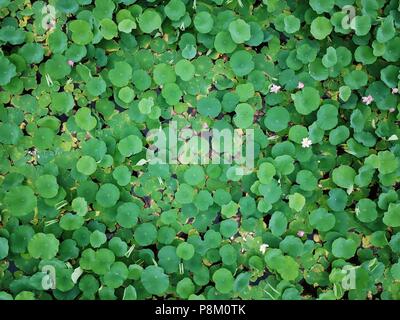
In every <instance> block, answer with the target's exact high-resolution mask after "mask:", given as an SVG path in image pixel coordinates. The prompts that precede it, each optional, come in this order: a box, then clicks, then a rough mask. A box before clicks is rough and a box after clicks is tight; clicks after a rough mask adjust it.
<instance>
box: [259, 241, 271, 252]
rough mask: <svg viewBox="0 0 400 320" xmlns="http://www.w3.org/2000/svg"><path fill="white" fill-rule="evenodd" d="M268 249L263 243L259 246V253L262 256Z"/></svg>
mask: <svg viewBox="0 0 400 320" xmlns="http://www.w3.org/2000/svg"><path fill="white" fill-rule="evenodd" d="M268 247H269V245H267V244H266V243H263V244H262V245H261V246H260V252H261V253H262V254H264V253H265V251H267V248H268Z"/></svg>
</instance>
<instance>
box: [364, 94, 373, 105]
mask: <svg viewBox="0 0 400 320" xmlns="http://www.w3.org/2000/svg"><path fill="white" fill-rule="evenodd" d="M372 101H374V98H373V97H372V96H371V95H368V96H366V97H362V102H363V103H365V104H366V105H367V106H368V105H370V104H371V103H372Z"/></svg>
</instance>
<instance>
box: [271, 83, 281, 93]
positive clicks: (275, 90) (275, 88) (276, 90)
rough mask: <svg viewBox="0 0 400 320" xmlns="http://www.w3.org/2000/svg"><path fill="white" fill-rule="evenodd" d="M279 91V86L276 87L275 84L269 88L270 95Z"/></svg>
mask: <svg viewBox="0 0 400 320" xmlns="http://www.w3.org/2000/svg"><path fill="white" fill-rule="evenodd" d="M280 90H281V86H277V85H276V84H273V85H272V86H271V88H270V89H269V92H271V93H278V92H279V91H280Z"/></svg>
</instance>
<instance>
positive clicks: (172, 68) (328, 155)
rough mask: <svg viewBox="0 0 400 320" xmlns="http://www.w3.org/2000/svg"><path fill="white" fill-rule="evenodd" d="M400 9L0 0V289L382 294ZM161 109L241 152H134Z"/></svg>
mask: <svg viewBox="0 0 400 320" xmlns="http://www.w3.org/2000/svg"><path fill="white" fill-rule="evenodd" d="M346 6H351V7H346ZM343 8H345V9H346V8H348V9H346V10H347V11H346V10H343ZM399 10H400V6H399V2H398V1H397V0H309V1H308V0H307V1H305V0H298V1H296V0H263V1H252V0H228V1H226V0H195V1H190V0H170V1H168V0H167V1H157V0H152V1H151V0H147V1H145V0H139V1H135V0H53V1H49V3H47V2H43V1H25V0H12V1H11V0H0V87H1V89H0V154H1V158H0V209H1V216H0V217H1V221H0V299H18V300H22V299H59V300H65V299H68V300H70V299H103V300H105V299H111V300H112V299H128V300H131V299H151V298H154V297H159V298H163V299H236V298H239V299H268V300H270V299H274V300H277V299H400V261H399V256H400V199H399V196H400V193H399V191H400V188H399V183H400V160H399V159H400V144H399V140H398V139H399V136H400V129H399V119H400V118H399V111H400V104H399V93H398V90H399V89H398V88H399V71H400V63H399V60H400V35H399V28H400V11H399ZM173 120H174V121H176V122H177V123H178V128H179V129H182V128H184V127H186V126H190V127H192V128H193V129H195V130H200V129H202V128H205V127H206V128H218V129H223V128H231V129H242V130H243V131H244V130H245V129H254V133H255V167H254V170H253V171H252V172H251V173H250V174H247V175H243V176H240V175H237V174H235V173H234V170H230V169H231V165H229V164H208V165H193V164H189V165H184V164H149V163H148V162H146V161H145V159H146V149H147V148H148V147H149V141H148V140H147V139H146V138H145V136H146V132H148V131H149V130H151V129H156V128H159V127H160V126H161V127H166V126H167V125H168V123H170V122H171V121H173ZM143 159H144V161H143ZM49 270H50V271H49ZM51 276H54V279H53V278H51ZM53 280H54V281H53ZM49 282H50V287H49V286H47V284H49ZM51 284H54V285H55V288H53V287H51ZM347 284H350V286H348V285H347Z"/></svg>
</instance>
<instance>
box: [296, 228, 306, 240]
mask: <svg viewBox="0 0 400 320" xmlns="http://www.w3.org/2000/svg"><path fill="white" fill-rule="evenodd" d="M304 233H305V232H304V231H303V230H299V231H297V235H298V236H299V237H300V238H301V237H302V236H304Z"/></svg>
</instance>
